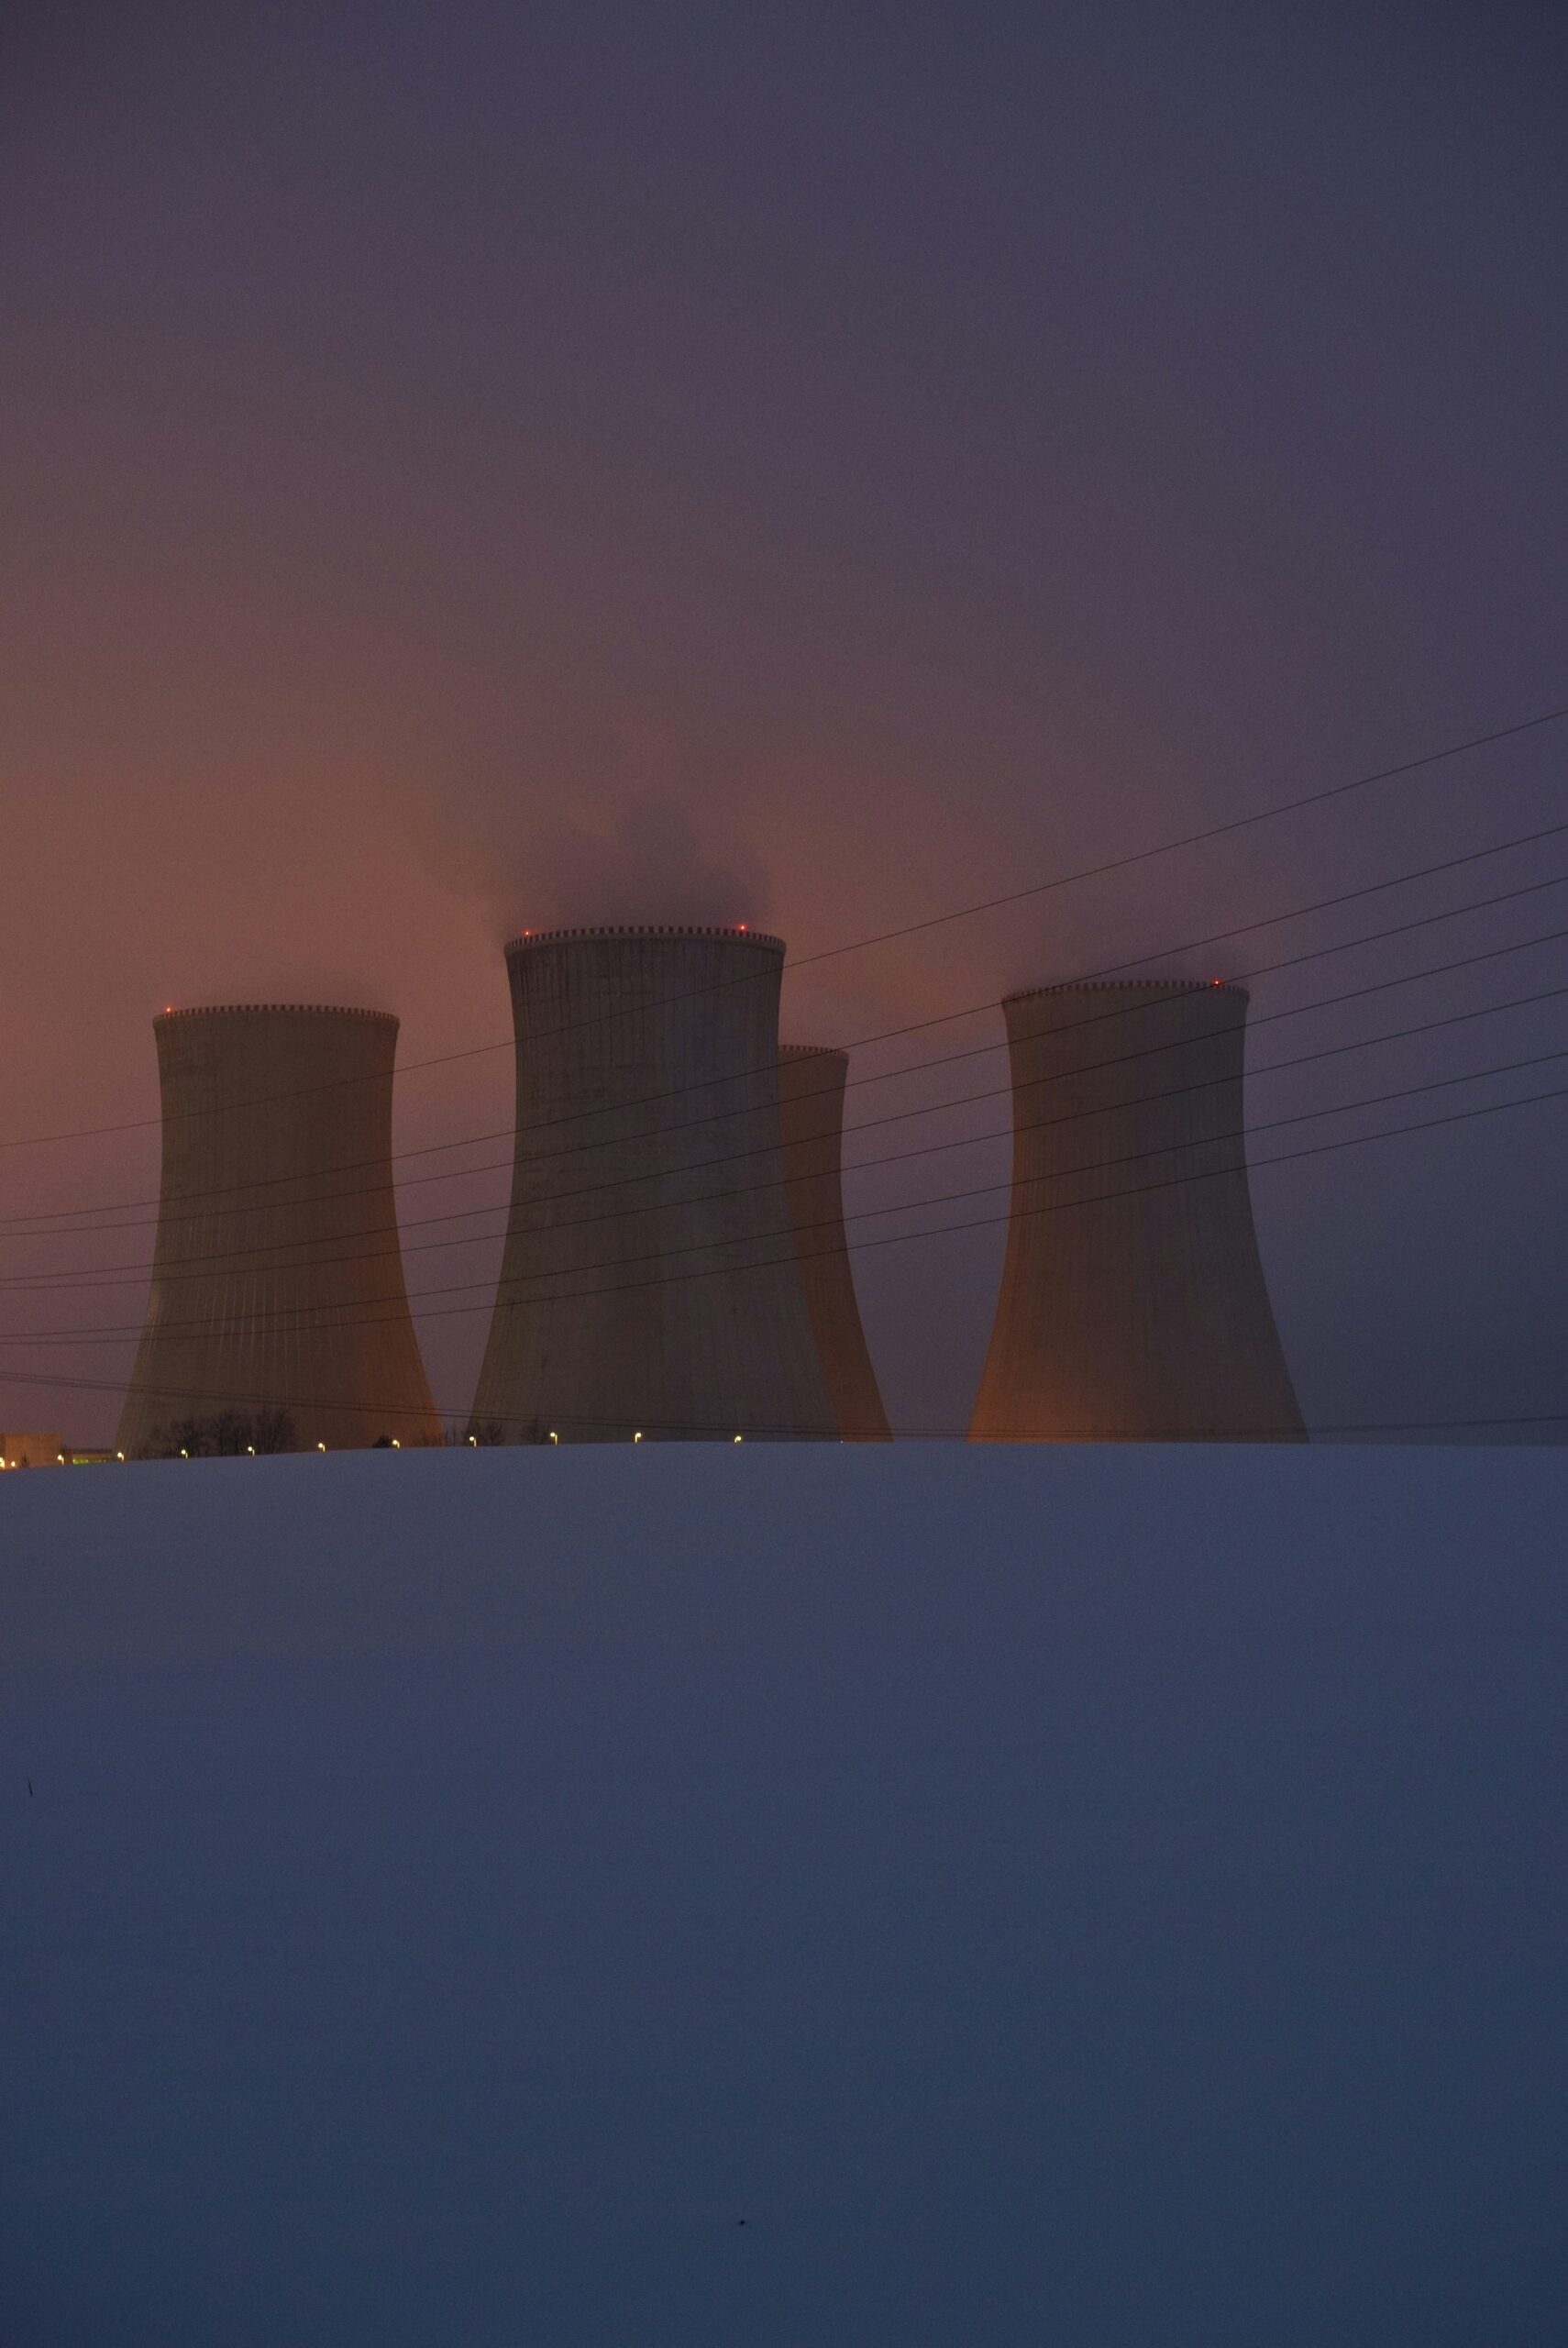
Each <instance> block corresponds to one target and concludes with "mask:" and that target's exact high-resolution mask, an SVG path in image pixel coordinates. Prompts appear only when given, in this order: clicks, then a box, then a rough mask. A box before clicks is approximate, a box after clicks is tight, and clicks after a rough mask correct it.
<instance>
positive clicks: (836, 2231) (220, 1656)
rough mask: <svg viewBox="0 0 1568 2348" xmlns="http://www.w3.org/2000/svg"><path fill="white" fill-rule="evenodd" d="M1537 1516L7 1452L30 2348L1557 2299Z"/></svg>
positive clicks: (1061, 1469) (932, 2328)
mask: <svg viewBox="0 0 1568 2348" xmlns="http://www.w3.org/2000/svg"><path fill="white" fill-rule="evenodd" d="M1565 1522H1568V1456H1565V1455H1564V1454H1563V1453H1562V1452H1561V1451H1556V1452H1553V1451H1540V1450H1516V1451H1493V1452H1486V1451H1474V1450H1468V1451H1449V1452H1443V1451H1434V1450H1431V1449H1425V1448H1423V1449H1419V1450H1408V1451H1400V1450H1376V1449H1367V1448H1361V1447H1352V1448H1342V1449H1308V1450H1294V1449H1285V1450H1280V1451H1277V1452H1264V1451H1257V1450H1244V1451H1224V1450H1209V1449H1191V1450H1180V1449H1176V1450H1162V1451H1142V1450H1124V1449H1116V1450H1099V1451H1056V1450H1045V1451H1025V1452H996V1451H973V1452H971V1451H966V1450H964V1449H962V1448H945V1447H943V1448H932V1449H912V1448H903V1447H900V1448H895V1449H893V1450H890V1451H889V1450H881V1449H865V1450H853V1449H837V1448H833V1449H827V1448H824V1449H820V1450H819V1449H816V1448H814V1447H806V1446H802V1447H799V1448H778V1449H770V1448H767V1447H764V1446H760V1445H756V1446H743V1447H741V1448H738V1449H737V1448H734V1447H733V1446H719V1447H714V1448H702V1449H695V1450H689V1449H684V1448H677V1447H663V1446H651V1445H648V1446H643V1447H641V1448H639V1449H637V1450H635V1451H634V1450H633V1449H631V1448H630V1447H629V1446H628V1447H626V1448H624V1449H617V1450H613V1451H588V1450H578V1451H570V1450H561V1451H532V1450H528V1451H498V1452H478V1453H472V1452H456V1453H424V1454H420V1453H412V1452H405V1453H397V1454H391V1453H382V1454H361V1455H358V1456H348V1455H345V1456H334V1457H327V1458H325V1459H321V1458H316V1457H308V1458H291V1459H275V1460H235V1461H214V1462H200V1463H192V1464H190V1465H188V1466H187V1465H184V1464H170V1465H166V1466H157V1467H119V1468H116V1467H105V1468H103V1469H101V1470H98V1471H92V1470H77V1469H72V1470H70V1471H67V1472H58V1471H56V1472H50V1471H40V1472H36V1473H33V1474H29V1475H15V1476H8V1477H6V1479H4V1481H3V1483H0V1660H3V1665H4V1680H5V1685H4V1691H3V1708H0V1821H3V1832H4V1837H5V1862H4V1865H5V1896H4V1920H3V1932H0V1956H3V1979H0V2033H3V2045H0V2066H3V2077H4V2082H5V2089H4V2091H5V2104H6V2124H5V2129H4V2133H3V2136H0V2338H3V2339H4V2341H5V2342H6V2343H7V2348H33V2344H34V2343H38V2348H144V2343H145V2348H361V2343H362V2348H492V2344H493V2348H513V2343H522V2342H526V2343H529V2348H557V2343H559V2344H560V2348H861V2343H882V2342H887V2343H889V2348H923V2344H924V2343H930V2348H966V2343H986V2344H987V2348H988V2344H989V2343H993V2342H994V2343H1000V2344H1001V2348H1022V2343H1026V2342H1036V2341H1040V2342H1061V2343H1063V2348H1309V2343H1310V2348H1324V2344H1325V2343H1330V2342H1332V2343H1334V2348H1449V2343H1452V2348H1460V2343H1465V2348H1474V2343H1481V2342H1485V2343H1488V2348H1491V2344H1492V2343H1506V2348H1534V2343H1537V2342H1539V2343H1540V2348H1546V2343H1548V2342H1551V2343H1554V2344H1555V2343H1557V2342H1561V2340H1562V2324H1563V2312H1562V2311H1563V2309H1564V2308H1565V2307H1568V2250H1565V2247H1564V2234H1563V2229H1562V2208H1563V2206H1564V2201H1565V2199H1568V2162H1565V2161H1564V2157H1563V2154H1564V2121H1563V2114H1564V2110H1565V2109H1568V2055H1565V2044H1564V2031H1563V2025H1562V2014H1563V1982H1564V1977H1565V1971H1568V1947H1565V1941H1568V1933H1565V1931H1564V1926H1565V1922H1568V1893H1565V1882H1568V1876H1565V1870H1564V1865H1563V1829H1562V1821H1563V1818H1564V1816H1565V1815H1568V1800H1565V1797H1568V1784H1565V1778H1568V1770H1565V1767H1564V1763H1565V1759H1568V1726H1565V1714H1564V1707H1563V1700H1562V1699H1563V1672H1562V1660H1563V1645H1562V1634H1563V1631H1564V1627H1565V1625H1568V1589H1565V1577H1564V1553H1565V1549H1568V1543H1565V1540H1564V1525H1565ZM29 1779H30V1781H31V1788H32V1790H31V1792H30V1793H29V1790H28V1781H29ZM743 2220H744V2223H742V2222H741V2221H743Z"/></svg>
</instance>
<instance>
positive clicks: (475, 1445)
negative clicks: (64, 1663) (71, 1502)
mask: <svg viewBox="0 0 1568 2348" xmlns="http://www.w3.org/2000/svg"><path fill="white" fill-rule="evenodd" d="M642 1439H643V1431H642V1429H641V1427H639V1428H638V1429H637V1431H636V1433H635V1434H634V1435H633V1437H632V1441H633V1442H634V1443H641V1441H642ZM468 1440H469V1449H470V1450H473V1451H477V1450H478V1449H479V1437H478V1435H477V1434H471V1435H469V1439H468ZM730 1440H731V1442H732V1443H744V1442H745V1436H744V1435H738V1434H737V1435H732V1436H731V1438H730ZM550 1441H551V1442H552V1443H559V1441H560V1437H559V1435H558V1434H557V1433H556V1431H555V1429H554V1427H552V1428H551V1429H550ZM315 1447H316V1449H317V1450H318V1451H325V1450H326V1444H324V1443H318V1444H317V1445H316V1446H315ZM391 1448H392V1450H393V1451H401V1450H402V1449H403V1445H402V1444H401V1443H400V1442H399V1441H398V1439H397V1437H396V1435H395V1434H394V1435H393V1437H392V1444H391ZM245 1450H246V1456H247V1457H248V1458H250V1459H254V1458H255V1457H256V1445H254V1444H253V1443H248V1444H247V1445H246V1446H245ZM54 1456H55V1457H56V1459H57V1460H58V1461H59V1463H60V1465H61V1467H64V1466H65V1464H66V1460H65V1454H64V1452H63V1451H57V1452H56V1453H55V1455H54ZM125 1456H126V1455H125V1453H124V1452H123V1451H116V1454H115V1457H116V1459H123V1458H124V1457H125ZM180 1456H181V1458H182V1459H189V1457H190V1456H191V1455H190V1453H189V1452H188V1451H184V1450H182V1452H181V1454H180ZM16 1464H17V1467H22V1466H24V1465H25V1462H24V1461H22V1460H20V1459H18V1460H17V1463H16ZM10 1466H11V1462H10V1460H8V1459H0V1467H10Z"/></svg>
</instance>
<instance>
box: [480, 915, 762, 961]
mask: <svg viewBox="0 0 1568 2348" xmlns="http://www.w3.org/2000/svg"><path fill="white" fill-rule="evenodd" d="M613 937H629V938H630V937H648V938H656V937H668V938H695V937H728V938H731V939H734V940H738V941H739V942H740V943H742V944H744V945H746V946H766V947H770V948H772V949H774V950H775V951H777V952H778V953H780V954H782V953H783V951H784V940H783V939H782V938H781V937H773V936H770V935H769V934H768V932H767V930H765V929H747V928H745V926H743V925H742V924H740V923H738V922H692V923H684V922H600V923H596V924H594V925H592V926H591V927H588V928H584V929H525V930H520V931H519V932H518V934H517V936H515V937H509V938H508V939H507V941H506V953H507V957H508V958H509V959H510V958H511V957H512V956H513V954H525V953H530V952H532V950H533V948H534V947H536V946H563V945H568V944H571V945H576V944H579V943H584V942H588V941H591V940H593V939H596V938H613Z"/></svg>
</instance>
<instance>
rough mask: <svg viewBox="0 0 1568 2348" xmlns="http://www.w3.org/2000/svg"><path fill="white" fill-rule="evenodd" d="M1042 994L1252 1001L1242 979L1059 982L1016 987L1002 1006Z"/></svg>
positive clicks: (1062, 980) (1005, 995) (1005, 997)
mask: <svg viewBox="0 0 1568 2348" xmlns="http://www.w3.org/2000/svg"><path fill="white" fill-rule="evenodd" d="M1042 994H1152V995H1157V996H1159V998H1160V999H1161V1001H1162V1002H1179V1001H1180V1000H1182V999H1183V998H1184V997H1186V996H1187V995H1200V994H1233V995H1240V996H1241V998H1242V1002H1246V1001H1247V999H1248V995H1247V989H1246V988H1245V987H1244V986H1242V983H1241V981H1240V980H1238V979H1055V980H1052V981H1051V983H1050V984H1049V985H1048V986H1043V987H1015V988H1014V989H1013V991H1012V992H1011V993H1010V994H1004V995H1003V997H1002V1002H1004V1003H1009V1002H1029V1001H1030V999H1031V998H1032V996H1035V995H1042Z"/></svg>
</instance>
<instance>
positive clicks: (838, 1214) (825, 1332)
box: [778, 1044, 892, 1443]
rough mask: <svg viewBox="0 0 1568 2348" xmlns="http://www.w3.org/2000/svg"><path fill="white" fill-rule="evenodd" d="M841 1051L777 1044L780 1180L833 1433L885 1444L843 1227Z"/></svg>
mask: <svg viewBox="0 0 1568 2348" xmlns="http://www.w3.org/2000/svg"><path fill="white" fill-rule="evenodd" d="M848 1072H849V1055H848V1053H847V1052H834V1051H829V1050H826V1049H824V1048H823V1047H819V1046H817V1045H815V1044H780V1046H779V1047H778V1127H779V1132H780V1134H781V1135H782V1136H783V1142H784V1186H785V1190H786V1191H787V1193H788V1196H789V1201H790V1222H791V1224H793V1226H794V1232H795V1246H796V1250H797V1252H798V1254H799V1256H800V1258H801V1279H802V1280H803V1281H804V1282H805V1288H806V1303H807V1306H808V1309H809V1310H810V1312H811V1316H812V1328H813V1329H814V1330H815V1331H816V1337H817V1353H818V1356H819V1357H820V1359H821V1361H822V1366H823V1378H824V1379H826V1381H827V1390H828V1400H829V1401H831V1402H832V1404H833V1412H834V1418H835V1420H836V1421H837V1422H838V1432H839V1434H840V1436H841V1438H842V1439H843V1441H844V1442H845V1443H890V1442H891V1441H892V1435H891V1433H890V1431H889V1426H888V1414H887V1412H885V1411H884V1410H883V1408H882V1397H881V1395H880V1393H879V1392H878V1387H877V1373H876V1371H875V1369H873V1368H872V1367H871V1356H870V1353H869V1352H868V1350H867V1344H866V1333H865V1331H864V1330H863V1329H862V1327H861V1325H860V1306H859V1303H858V1301H857V1300H856V1294H855V1275H854V1273H853V1271H852V1270H851V1268H850V1262H849V1243H848V1241H847V1239H846V1238H845V1230H844V1189H843V1174H842V1160H843V1150H844V1085H845V1077H846V1076H847V1074H848Z"/></svg>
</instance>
